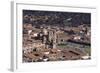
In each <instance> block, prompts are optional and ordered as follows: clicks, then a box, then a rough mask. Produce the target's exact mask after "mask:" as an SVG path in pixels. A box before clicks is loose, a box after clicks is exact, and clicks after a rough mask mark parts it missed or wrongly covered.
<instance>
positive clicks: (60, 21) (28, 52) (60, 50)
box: [22, 10, 91, 62]
mask: <svg viewBox="0 0 100 73" xmlns="http://www.w3.org/2000/svg"><path fill="white" fill-rule="evenodd" d="M22 51H23V55H22V56H23V60H22V61H23V62H46V61H66V60H88V59H91V14H90V13H72V12H54V11H33V10H23V48H22Z"/></svg>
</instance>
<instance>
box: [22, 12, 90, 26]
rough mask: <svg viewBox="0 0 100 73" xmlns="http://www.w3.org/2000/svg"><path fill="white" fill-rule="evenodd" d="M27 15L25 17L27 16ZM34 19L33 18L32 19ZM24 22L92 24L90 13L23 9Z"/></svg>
mask: <svg viewBox="0 0 100 73" xmlns="http://www.w3.org/2000/svg"><path fill="white" fill-rule="evenodd" d="M26 15H27V17H26V18H25V16H26ZM32 19H33V20H32ZM23 23H31V24H33V25H42V24H45V25H57V26H67V25H68V24H69V25H70V26H79V25H81V24H88V25H90V24H91V14H90V13H79V12H78V13H75V12H56V11H34V10H23Z"/></svg>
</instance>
